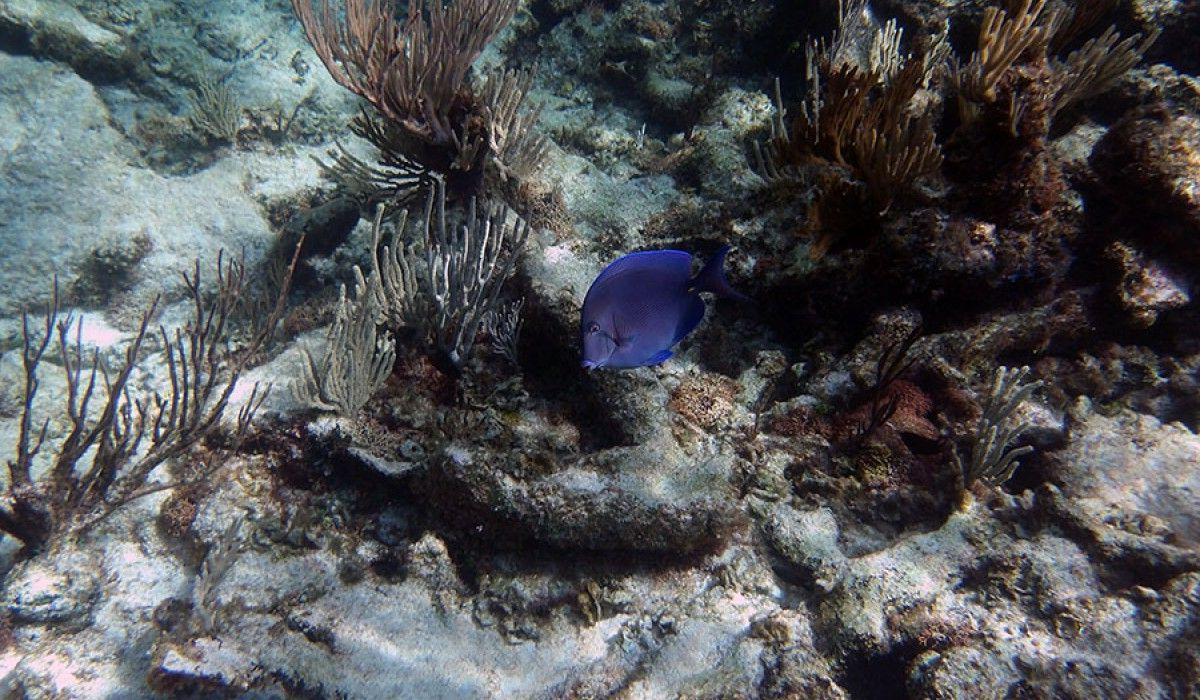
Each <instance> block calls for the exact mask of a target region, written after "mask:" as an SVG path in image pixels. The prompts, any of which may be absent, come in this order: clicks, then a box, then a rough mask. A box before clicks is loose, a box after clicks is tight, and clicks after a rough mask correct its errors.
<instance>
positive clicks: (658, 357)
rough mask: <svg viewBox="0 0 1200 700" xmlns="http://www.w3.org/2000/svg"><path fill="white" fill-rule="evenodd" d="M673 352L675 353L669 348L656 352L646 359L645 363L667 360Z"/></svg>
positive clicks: (657, 362)
mask: <svg viewBox="0 0 1200 700" xmlns="http://www.w3.org/2000/svg"><path fill="white" fill-rule="evenodd" d="M674 354H675V353H673V352H671V351H670V350H663V351H662V352H660V353H658V354H657V355H655V356H654V357H651V358H650V359H649V360H646V364H647V365H657V364H659V363H660V362H666V361H667V360H669V359H671V356H672V355H674Z"/></svg>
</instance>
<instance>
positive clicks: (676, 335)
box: [580, 246, 746, 370]
mask: <svg viewBox="0 0 1200 700" xmlns="http://www.w3.org/2000/svg"><path fill="white" fill-rule="evenodd" d="M728 252H729V246H725V247H723V248H721V249H720V250H719V251H717V254H716V255H714V256H713V257H712V258H711V259H709V261H708V264H706V265H705V266H704V269H702V270H700V273H699V274H697V275H696V276H695V277H692V256H691V254H690V253H685V252H683V251H682V250H650V251H646V252H643V253H630V254H629V255H625V256H623V257H620V258H618V259H617V260H615V261H613V262H612V263H610V264H609V266H608V267H606V268H604V271H603V272H601V273H600V276H599V277H597V278H596V281H594V282H592V286H591V288H590V289H588V293H587V297H586V298H584V300H583V314H582V319H581V324H580V332H581V336H582V345H583V366H584V367H586V368H587V369H589V370H591V369H596V368H597V367H617V368H622V367H644V366H648V365H657V364H658V363H660V362H663V361H664V360H666V359H667V358H669V357H671V347H672V346H674V345H675V343H678V342H679V341H680V340H682V339H683V338H685V337H686V336H687V334H688V333H691V332H692V331H693V330H694V329H695V328H696V326H697V325H698V324H699V323H700V321H701V319H703V318H704V308H705V307H704V300H703V299H701V298H700V292H712V293H714V294H716V295H717V296H722V297H730V298H734V299H743V300H744V299H746V297H745V296H743V295H742V294H739V293H738V292H736V291H734V290H733V288H732V287H730V286H729V282H727V281H726V280H725V273H724V271H723V270H722V268H723V267H724V264H725V254H726V253H728Z"/></svg>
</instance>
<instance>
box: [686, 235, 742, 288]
mask: <svg viewBox="0 0 1200 700" xmlns="http://www.w3.org/2000/svg"><path fill="white" fill-rule="evenodd" d="M728 253H729V246H727V245H724V246H721V249H720V250H718V251H717V252H716V253H714V254H713V256H712V257H711V258H709V259H708V262H707V263H705V264H704V268H703V269H701V270H700V273H699V274H698V275H696V277H695V278H694V279H693V280H692V284H691V286H692V287H693V288H694V289H696V290H697V291H700V292H712V293H713V294H716V295H717V296H719V297H725V298H727V299H737V300H738V301H749V300H750V298H749V297H747V296H746V295H745V294H742V293H741V292H739V291H737V290H736V289H734V288H733V287H731V286H730V285H729V280H727V279H725V256H726V255H727V254H728Z"/></svg>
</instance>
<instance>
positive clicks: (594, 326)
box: [588, 321, 600, 333]
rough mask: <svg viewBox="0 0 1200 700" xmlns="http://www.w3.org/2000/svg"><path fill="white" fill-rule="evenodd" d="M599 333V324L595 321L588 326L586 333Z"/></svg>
mask: <svg viewBox="0 0 1200 700" xmlns="http://www.w3.org/2000/svg"><path fill="white" fill-rule="evenodd" d="M599 332H600V324H599V323H596V322H595V321H593V322H592V323H590V324H588V333H599Z"/></svg>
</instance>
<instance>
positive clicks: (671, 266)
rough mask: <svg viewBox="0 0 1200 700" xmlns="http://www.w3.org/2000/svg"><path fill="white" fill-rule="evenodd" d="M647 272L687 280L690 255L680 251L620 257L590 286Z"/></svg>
mask: <svg viewBox="0 0 1200 700" xmlns="http://www.w3.org/2000/svg"><path fill="white" fill-rule="evenodd" d="M649 270H653V271H656V272H661V273H668V274H672V275H677V276H678V277H679V279H681V280H687V279H688V278H689V277H690V276H691V274H692V254H691V253H685V252H684V251H682V250H647V251H643V252H640V253H629V254H628V255H622V256H621V257H619V258H617V259H616V260H614V261H612V262H611V263H609V264H608V267H606V268H604V271H603V272H601V273H600V276H599V277H597V278H596V281H595V282H592V286H593V287H596V286H597V285H599V284H600V283H601V282H605V281H607V280H610V279H612V278H614V277H619V276H621V275H624V274H628V273H631V272H642V271H649Z"/></svg>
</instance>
